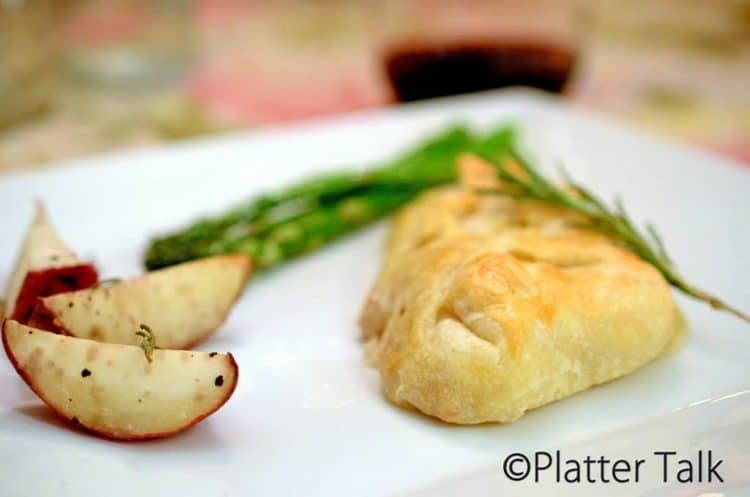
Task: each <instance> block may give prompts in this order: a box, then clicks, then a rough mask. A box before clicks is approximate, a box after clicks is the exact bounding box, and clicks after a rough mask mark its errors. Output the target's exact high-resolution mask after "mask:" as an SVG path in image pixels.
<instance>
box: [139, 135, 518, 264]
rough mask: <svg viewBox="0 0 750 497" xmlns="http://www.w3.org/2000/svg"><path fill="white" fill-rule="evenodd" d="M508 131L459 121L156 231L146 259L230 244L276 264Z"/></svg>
mask: <svg viewBox="0 0 750 497" xmlns="http://www.w3.org/2000/svg"><path fill="white" fill-rule="evenodd" d="M513 137H514V131H513V128H510V127H503V128H500V129H498V130H496V131H495V132H493V133H491V134H490V135H488V136H487V137H484V138H481V139H480V138H477V137H476V136H474V135H472V134H471V133H470V132H469V131H468V130H467V129H466V128H464V127H461V126H457V127H454V128H451V129H449V130H448V131H447V132H444V133H441V134H440V135H438V136H436V137H433V138H432V139H430V140H428V141H427V142H425V143H424V144H423V145H421V146H419V147H417V148H416V149H414V150H412V151H410V152H408V153H406V154H404V155H402V156H401V157H398V158H396V159H395V160H392V161H389V162H387V163H385V164H382V165H380V166H379V167H376V168H374V169H370V170H365V171H363V172H361V171H343V172H337V173H329V174H324V175H320V176H317V177H315V178H311V179H308V180H306V181H303V182H301V183H299V184H297V185H294V186H292V187H290V188H288V189H286V190H282V191H280V192H277V193H273V194H270V195H263V196H260V197H257V198H255V199H253V200H251V201H250V202H248V203H247V204H245V205H242V206H239V207H238V208H235V209H233V210H231V211H230V212H228V213H227V214H225V215H223V216H218V217H213V218H206V219H202V220H200V221H198V222H196V223H194V224H193V225H192V226H189V227H188V228H187V229H185V230H183V231H181V232H178V233H175V234H172V235H168V236H165V237H161V238H157V239H155V240H153V241H152V242H151V244H150V246H149V248H148V251H147V253H146V261H145V262H146V267H147V268H148V269H150V270H151V269H157V268H160V267H164V266H168V265H172V264H177V263H180V262H184V261H188V260H192V259H196V258H200V257H205V256H208V255H216V254H224V253H232V252H243V253H246V254H248V255H249V256H250V257H252V258H253V260H254V261H255V264H256V267H258V268H266V267H270V266H273V265H276V264H278V263H280V262H283V261H285V260H288V259H291V258H293V257H296V256H298V255H301V254H303V253H306V252H309V251H311V250H313V249H315V248H317V247H320V246H322V245H325V244H326V243H329V242H331V241H333V240H335V239H336V238H339V237H340V236H343V235H345V234H347V233H349V232H351V231H354V230H356V229H357V228H360V227H362V226H365V225H367V224H369V223H371V222H373V221H376V220H378V219H380V218H382V217H383V216H386V215H388V214H389V213H391V212H393V211H394V210H395V209H397V208H398V207H400V206H402V205H404V204H405V203H406V202H408V201H410V200H411V199H413V198H414V197H415V196H416V195H417V194H419V193H420V192H421V191H423V190H424V189H426V188H429V187H432V186H435V185H440V184H444V183H448V182H451V181H454V180H455V178H456V172H455V160H456V158H457V157H458V155H459V154H461V153H463V152H469V151H475V150H476V151H478V150H481V151H482V152H483V153H489V154H491V155H493V156H496V157H501V156H502V155H503V154H504V153H506V152H507V150H508V149H509V147H510V145H511V144H512V141H513Z"/></svg>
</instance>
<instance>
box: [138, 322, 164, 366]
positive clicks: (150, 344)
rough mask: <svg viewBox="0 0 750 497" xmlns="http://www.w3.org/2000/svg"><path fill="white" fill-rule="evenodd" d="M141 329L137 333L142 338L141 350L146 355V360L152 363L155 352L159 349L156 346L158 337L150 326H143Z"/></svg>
mask: <svg viewBox="0 0 750 497" xmlns="http://www.w3.org/2000/svg"><path fill="white" fill-rule="evenodd" d="M139 328H140V329H139V330H138V331H136V332H135V334H136V335H138V336H139V337H141V338H142V340H141V348H142V349H143V353H144V354H145V355H146V360H147V361H148V362H151V361H152V360H153V355H154V350H155V349H158V348H159V347H157V346H156V337H155V336H154V332H153V331H151V328H150V327H149V326H148V325H145V324H141V325H140V326H139Z"/></svg>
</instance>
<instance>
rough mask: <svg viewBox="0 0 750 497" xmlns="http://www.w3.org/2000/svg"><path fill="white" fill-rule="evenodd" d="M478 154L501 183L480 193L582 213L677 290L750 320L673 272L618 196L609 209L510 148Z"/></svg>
mask: <svg viewBox="0 0 750 497" xmlns="http://www.w3.org/2000/svg"><path fill="white" fill-rule="evenodd" d="M478 155H479V156H480V157H481V158H482V159H483V160H485V161H486V162H488V163H489V164H491V165H492V166H494V168H495V171H496V174H497V177H498V178H499V179H500V180H501V182H502V186H501V187H500V188H498V189H492V190H484V193H494V194H497V193H500V194H504V195H510V196H512V197H516V198H521V199H530V200H536V201H539V202H543V203H546V204H550V205H554V206H558V207H562V208H565V209H569V210H571V211H574V212H577V213H579V214H583V215H584V216H585V217H587V218H588V219H589V220H590V221H591V226H592V227H593V228H594V229H596V230H597V231H600V232H602V233H604V234H606V235H608V236H609V237H611V238H612V239H613V240H614V241H615V242H616V243H617V244H618V245H620V246H622V247H623V248H625V249H627V250H629V251H630V252H632V253H633V254H635V255H637V256H638V257H640V258H641V259H643V260H644V261H646V262H648V263H649V264H651V265H652V266H654V267H655V268H656V269H657V270H659V272H660V273H661V274H662V275H663V276H664V278H665V279H666V280H667V281H668V282H669V283H670V284H671V285H672V286H674V287H675V288H677V289H678V290H680V291H682V292H683V293H685V294H686V295H689V296H691V297H693V298H696V299H698V300H702V301H704V302H706V303H708V304H709V305H710V306H711V307H713V308H714V309H718V310H720V311H726V312H729V313H731V314H733V315H735V316H737V317H738V318H740V319H742V320H744V321H747V322H750V315H748V314H746V313H744V312H742V311H740V310H739V309H737V308H735V307H732V306H730V305H729V304H727V303H726V302H724V301H723V300H721V299H720V298H718V297H716V296H714V295H712V294H710V293H708V292H705V291H703V290H701V289H699V288H697V287H695V286H693V285H692V284H690V283H688V282H687V281H686V280H685V279H684V278H683V277H682V276H681V275H680V274H679V273H678V272H677V269H676V268H675V266H674V263H673V262H672V259H671V258H670V257H669V255H668V254H667V251H666V249H665V248H664V243H663V241H662V239H661V237H660V236H659V234H658V232H657V231H656V228H655V227H654V226H653V225H652V224H650V223H647V224H646V231H645V233H643V232H641V230H639V229H638V228H637V227H636V226H635V224H634V223H633V221H632V220H631V218H630V216H629V214H628V212H627V211H626V210H625V206H624V205H623V203H622V200H621V199H619V198H617V199H615V203H614V208H609V207H607V205H606V204H605V203H604V202H602V201H601V200H600V199H599V198H598V197H596V195H594V194H593V193H592V192H591V191H589V190H588V189H587V188H585V187H584V186H582V185H581V184H579V183H577V182H576V181H574V180H573V179H572V178H571V177H570V176H568V175H567V174H566V173H564V174H563V176H564V179H565V182H564V183H563V184H556V183H553V182H552V181H550V180H549V179H547V178H546V177H544V176H543V175H542V174H541V173H540V172H539V171H538V170H537V169H536V168H535V167H534V166H533V165H531V164H530V163H529V162H528V161H527V160H525V159H524V158H523V157H522V156H521V155H520V154H519V153H518V152H517V151H516V150H515V149H513V148H511V150H510V151H509V155H508V159H510V160H508V159H506V160H504V161H502V162H501V161H498V160H496V159H495V158H493V157H492V156H491V155H487V154H484V153H481V152H478Z"/></svg>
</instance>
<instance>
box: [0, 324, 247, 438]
mask: <svg viewBox="0 0 750 497" xmlns="http://www.w3.org/2000/svg"><path fill="white" fill-rule="evenodd" d="M7 323H8V320H7V319H6V320H4V321H3V333H2V335H3V348H4V349H5V354H6V355H7V356H8V360H10V363H11V364H12V365H13V368H14V369H15V370H16V372H17V373H18V375H19V376H20V377H21V379H23V381H24V382H25V383H26V384H27V385H28V386H29V388H30V389H31V391H33V392H34V393H35V394H36V395H37V397H39V398H40V399H41V400H42V401H43V402H44V403H45V404H47V407H49V408H50V409H51V410H52V411H53V412H54V413H55V414H57V415H58V416H60V417H61V418H63V419H65V420H66V421H68V422H69V423H71V424H72V425H74V426H77V427H79V428H80V429H82V430H84V431H87V432H89V433H92V434H94V435H96V436H99V437H102V438H106V439H108V440H114V441H119V442H137V441H144V440H154V439H157V438H165V437H168V436H171V435H176V434H177V433H180V432H183V431H185V430H187V429H188V428H190V427H192V426H193V425H195V424H197V423H200V422H201V421H203V420H204V419H205V418H207V417H208V416H210V415H211V414H213V413H215V412H216V411H218V410H219V409H221V408H222V407H223V406H224V404H226V403H227V401H228V400H229V398H230V397H231V396H232V394H233V393H234V390H235V389H236V388H237V382H238V381H239V378H240V374H239V368H238V367H237V361H235V360H234V356H233V355H232V354H231V353H229V352H227V357H228V358H229V362H230V364H231V366H232V369H233V370H234V382H233V383H232V385H231V387H230V388H228V389H227V394H226V396H225V397H224V398H223V399H222V400H221V402H219V403H218V404H217V405H216V407H215V408H214V409H212V410H210V411H208V412H206V413H205V414H203V415H201V416H198V417H197V418H195V419H192V420H190V421H188V422H187V423H185V424H184V425H182V426H180V427H178V428H176V429H175V430H173V431H167V432H158V433H144V434H132V433H113V432H108V431H104V430H99V429H97V428H93V427H91V426H85V425H83V424H81V422H80V421H78V420H77V419H74V417H73V418H70V417H68V416H67V415H66V414H65V413H64V412H62V411H61V410H60V409H58V408H57V407H56V406H55V405H54V404H52V403H51V402H49V401H48V400H47V399H45V398H44V396H43V395H42V393H41V392H39V391H38V390H37V389H36V387H35V385H34V383H33V381H32V379H31V377H30V376H29V375H28V374H27V373H26V371H24V370H23V369H21V367H20V365H19V364H18V360H17V359H16V357H15V356H14V355H13V353H12V352H11V350H10V346H9V345H8V336H7V333H6V328H7ZM39 333H47V332H46V331H41V330H40V331H39Z"/></svg>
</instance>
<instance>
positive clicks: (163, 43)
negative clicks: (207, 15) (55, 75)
mask: <svg viewBox="0 0 750 497" xmlns="http://www.w3.org/2000/svg"><path fill="white" fill-rule="evenodd" d="M191 8H192V2H191V1H190V0H163V1H156V0H110V1H107V2H97V1H93V0H82V1H76V2H73V3H72V6H71V7H70V8H69V10H68V12H67V15H66V16H65V20H64V22H63V24H62V26H61V33H60V34H61V42H62V44H63V46H64V48H65V63H66V75H68V76H70V77H71V79H73V80H74V81H76V82H79V83H83V84H88V85H93V86H106V87H107V88H110V87H112V86H114V87H125V88H128V89H139V88H154V87H158V86H162V85H165V84H170V83H174V82H175V80H177V79H179V78H182V77H183V76H184V74H185V73H186V71H187V70H188V69H189V67H190V65H191V63H192V60H193V55H194V53H193V52H194V41H195V40H194V29H193V16H192V15H191Z"/></svg>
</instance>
